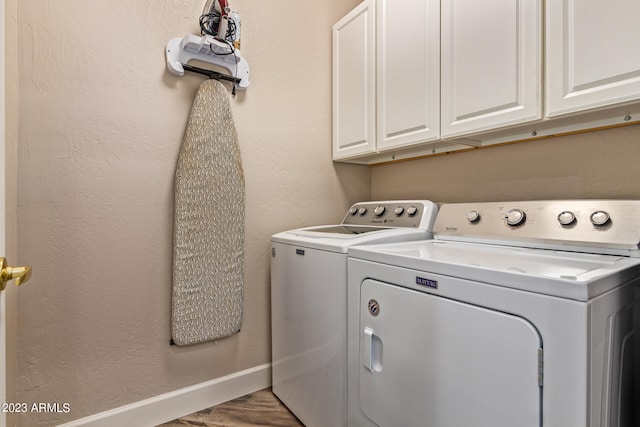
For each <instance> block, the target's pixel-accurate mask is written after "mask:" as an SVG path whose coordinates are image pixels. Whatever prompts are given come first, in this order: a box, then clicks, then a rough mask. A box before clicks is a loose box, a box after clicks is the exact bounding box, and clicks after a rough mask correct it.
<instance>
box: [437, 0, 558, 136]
mask: <svg viewBox="0 0 640 427" xmlns="http://www.w3.org/2000/svg"><path fill="white" fill-rule="evenodd" d="M554 1H556V2H557V0H554ZM541 2H542V0H482V1H478V0H443V1H442V24H441V25H442V47H441V49H442V65H441V67H442V70H441V72H442V95H441V96H442V106H441V115H442V128H441V131H442V137H443V138H447V137H452V136H459V135H465V134H470V133H474V132H480V131H486V130H490V129H495V128H499V127H504V126H508V125H513V124H520V123H526V122H530V121H535V120H539V119H541V118H542V99H541V92H542V90H541V88H542V81H541V80H542V22H541V19H542V4H541Z"/></svg>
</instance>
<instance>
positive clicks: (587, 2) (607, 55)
mask: <svg viewBox="0 0 640 427" xmlns="http://www.w3.org/2000/svg"><path fill="white" fill-rule="evenodd" d="M638 17H640V2H639V1H638V0H608V1H606V2H602V1H600V0H579V1H576V0H552V1H547V3H546V34H547V36H546V52H547V70H546V78H547V92H546V97H547V102H546V109H547V110H546V112H547V116H548V117H553V116H559V115H562V114H567V113H572V112H578V111H583V110H588V109H594V108H599V107H604V106H607V105H613V104H618V103H623V102H628V101H632V100H637V99H640V55H638V46H640V25H638Z"/></svg>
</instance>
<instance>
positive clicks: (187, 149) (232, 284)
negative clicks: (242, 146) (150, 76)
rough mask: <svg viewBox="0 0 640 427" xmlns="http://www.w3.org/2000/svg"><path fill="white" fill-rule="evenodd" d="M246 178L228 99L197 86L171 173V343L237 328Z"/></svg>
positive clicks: (210, 83)
mask: <svg viewBox="0 0 640 427" xmlns="http://www.w3.org/2000/svg"><path fill="white" fill-rule="evenodd" d="M244 201H245V189H244V176H243V173H242V163H241V159H240V150H239V147H238V141H237V135H236V130H235V126H234V124H233V117H232V114H231V107H230V105H229V95H228V94H227V90H226V88H225V87H224V85H223V84H222V83H220V82H219V81H216V80H206V81H205V82H203V83H202V84H201V86H200V88H199V89H198V92H197V94H196V97H195V100H194V102H193V107H192V109H191V114H190V116H189V122H188V124H187V129H186V131H185V135H184V139H183V141H182V145H181V147H180V154H179V155H178V164H177V168H176V176H175V217H174V247H173V290H172V338H173V341H174V342H175V344H177V345H188V344H196V343H201V342H205V341H211V340H217V339H220V338H224V337H227V336H229V335H233V334H234V333H236V332H238V331H239V330H240V328H241V326H242V311H243V281H244Z"/></svg>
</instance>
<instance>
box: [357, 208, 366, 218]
mask: <svg viewBox="0 0 640 427" xmlns="http://www.w3.org/2000/svg"><path fill="white" fill-rule="evenodd" d="M358 213H359V214H360V215H361V216H362V215H364V214H366V213H367V208H360V209H358Z"/></svg>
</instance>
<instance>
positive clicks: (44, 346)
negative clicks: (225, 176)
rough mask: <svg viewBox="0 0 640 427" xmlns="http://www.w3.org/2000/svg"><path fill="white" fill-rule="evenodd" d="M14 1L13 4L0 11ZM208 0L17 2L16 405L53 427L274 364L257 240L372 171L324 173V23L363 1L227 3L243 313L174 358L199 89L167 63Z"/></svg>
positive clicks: (361, 191) (339, 197)
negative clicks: (174, 41)
mask: <svg viewBox="0 0 640 427" xmlns="http://www.w3.org/2000/svg"><path fill="white" fill-rule="evenodd" d="M13 1H15V0H13ZM204 3H205V2H204V0H181V1H160V2H158V1H151V0H141V1H136V2H130V1H123V0H115V1H114V0H94V1H82V0H55V1H54V0H20V1H19V2H17V5H18V9H17V37H18V52H17V54H16V55H17V58H14V59H17V61H18V62H17V63H18V66H19V81H18V82H13V83H14V84H16V85H17V84H19V151H18V161H19V163H18V167H19V194H20V196H19V206H18V213H19V220H18V234H19V237H20V240H19V246H18V251H19V259H20V260H21V262H25V263H30V264H32V265H33V268H34V276H33V279H32V281H31V282H30V283H29V284H28V285H27V286H25V287H23V288H22V289H20V291H21V292H20V295H19V307H18V309H19V310H18V313H19V318H18V320H19V331H18V363H19V366H18V367H19V371H18V373H19V378H18V396H17V398H18V401H24V402H68V403H70V405H71V412H70V413H69V414H35V413H32V414H27V415H25V416H24V418H22V419H21V420H20V421H21V425H29V426H31V425H36V424H37V423H41V424H42V425H52V424H55V423H58V422H62V421H68V420H72V419H77V418H80V417H83V416H86V415H89V414H94V413H97V412H100V411H104V410H107V409H111V408H114V407H118V406H121V405H125V404H128V403H131V402H134V401H138V400H141V399H145V398H149V397H152V396H155V395H158V394H161V393H165V392H169V391H172V390H176V389H179V388H182V387H186V386H189V385H192V384H197V383H200V382H203V381H207V380H210V379H213V378H217V377H220V376H223V375H226V374H229V373H232V372H237V371H240V370H243V369H247V368H251V367H254V366H257V365H261V364H264V363H268V362H270V350H271V349H270V332H269V328H270V324H269V316H270V311H269V257H268V248H269V239H270V236H271V234H273V233H275V232H277V231H281V230H283V229H289V228H293V227H297V226H302V225H313V224H318V223H331V222H335V221H336V220H338V219H340V218H341V215H342V213H343V212H344V210H346V208H347V207H348V205H349V204H350V203H352V202H354V201H357V200H360V199H368V198H369V195H370V171H369V169H368V168H367V167H363V166H350V165H335V166H334V165H333V164H332V162H331V144H330V141H331V25H332V24H333V23H334V22H335V21H336V20H337V19H339V17H340V16H342V15H343V14H344V13H346V12H347V11H348V10H349V9H351V8H352V7H353V6H355V4H357V3H358V2H357V1H355V0H351V1H348V2H343V1H340V0H330V1H328V2H326V1H325V2H300V1H297V0H285V1H278V2H252V1H249V0H235V2H234V3H233V5H234V7H235V8H237V9H238V10H239V11H240V13H241V15H242V18H243V26H242V53H243V55H244V56H245V57H246V58H247V59H248V61H249V64H250V66H251V81H252V85H251V86H250V88H249V89H248V90H247V91H246V92H245V93H241V94H239V95H238V96H237V97H236V99H234V100H232V109H233V112H234V117H235V122H236V126H237V130H238V136H239V141H240V146H241V152H242V160H243V163H244V172H245V178H246V195H247V203H246V246H245V262H246V274H245V292H244V302H245V315H244V325H243V328H242V331H241V332H240V333H239V334H237V335H235V336H233V337H231V338H229V339H225V340H221V341H218V342H216V343H206V344H200V345H196V346H191V347H186V348H184V347H183V348H179V347H175V346H174V347H170V346H169V344H168V343H169V337H170V286H171V262H172V259H171V248H172V221H173V188H172V186H173V175H174V170H175V163H176V156H177V153H178V149H179V145H180V142H181V139H182V135H183V131H184V127H185V125H186V121H187V118H188V114H189V109H190V106H191V102H192V100H193V97H194V94H195V91H196V89H197V87H198V85H199V83H200V82H201V81H202V77H200V76H194V75H189V76H185V77H182V78H177V77H174V76H173V75H170V74H168V72H167V71H166V69H165V58H164V47H165V44H166V43H167V41H168V40H169V39H171V38H174V37H182V36H184V35H185V34H188V33H194V34H195V33H197V32H198V28H197V17H198V15H199V14H200V11H201V10H202V7H203V5H204Z"/></svg>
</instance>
